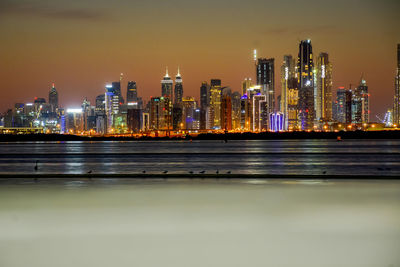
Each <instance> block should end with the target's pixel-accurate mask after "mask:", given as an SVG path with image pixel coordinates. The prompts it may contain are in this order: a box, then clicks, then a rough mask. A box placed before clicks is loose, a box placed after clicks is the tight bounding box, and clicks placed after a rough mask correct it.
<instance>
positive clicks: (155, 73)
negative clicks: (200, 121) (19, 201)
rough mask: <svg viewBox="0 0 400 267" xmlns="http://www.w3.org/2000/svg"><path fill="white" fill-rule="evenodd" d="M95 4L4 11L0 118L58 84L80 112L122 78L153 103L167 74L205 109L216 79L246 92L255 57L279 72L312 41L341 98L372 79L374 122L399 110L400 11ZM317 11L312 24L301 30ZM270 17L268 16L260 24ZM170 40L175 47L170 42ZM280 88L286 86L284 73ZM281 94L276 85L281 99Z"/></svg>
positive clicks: (381, 5) (350, 4)
mask: <svg viewBox="0 0 400 267" xmlns="http://www.w3.org/2000/svg"><path fill="white" fill-rule="evenodd" d="M91 4H92V2H91V1H82V2H80V3H74V4H71V3H66V2H64V1H54V3H52V4H49V3H45V2H42V1H34V2H33V1H19V2H15V1H13V2H11V1H3V2H2V3H1V7H2V10H3V11H2V12H1V13H0V19H1V20H2V23H1V26H0V31H1V32H2V33H3V34H4V36H6V37H7V38H5V41H4V42H3V44H2V46H3V49H2V50H1V52H0V54H1V56H2V58H3V59H4V60H3V61H2V62H1V63H0V64H1V69H2V72H1V74H0V75H1V77H0V78H2V81H3V82H2V85H1V96H0V110H1V112H5V111H6V110H7V109H8V108H10V105H12V103H15V102H29V101H31V100H30V99H32V98H33V97H35V96H38V97H41V96H46V95H47V91H48V89H49V84H51V83H52V82H55V83H56V86H57V88H59V94H60V100H61V102H60V104H61V106H72V105H76V104H78V103H81V101H82V99H84V98H85V97H88V99H89V100H90V101H91V102H92V103H93V102H94V98H95V96H96V95H98V94H99V93H100V92H102V90H103V88H104V84H105V83H106V82H112V81H115V80H117V79H118V76H119V73H121V72H122V73H124V74H125V78H124V82H127V81H128V80H133V81H136V82H137V88H138V91H139V92H140V95H141V96H142V97H143V98H144V99H145V100H148V99H149V98H150V96H156V95H158V92H159V80H160V77H162V75H163V74H164V70H165V66H166V65H168V66H169V67H170V69H171V70H175V69H176V68H177V67H178V65H179V66H180V67H181V73H182V77H183V79H184V88H185V89H184V95H185V96H194V97H195V98H196V99H199V87H200V86H201V82H202V81H204V80H207V81H209V80H210V79H212V78H217V79H221V80H222V82H223V84H224V85H227V86H230V87H231V88H232V90H233V91H239V92H240V91H241V83H242V81H243V79H244V78H245V77H254V76H253V75H254V73H253V70H254V65H253V64H254V62H252V60H251V59H252V54H251V51H252V49H254V48H256V49H257V50H258V53H259V57H263V58H274V59H275V70H278V69H279V68H280V64H281V63H282V61H283V56H284V55H287V54H292V55H293V56H295V55H297V43H298V42H299V41H300V40H303V39H308V38H310V39H311V40H312V41H313V49H314V51H313V52H314V55H316V56H317V55H318V54H319V53H321V52H327V53H329V60H330V61H331V62H332V64H333V78H332V79H333V90H336V89H337V88H338V87H340V86H345V87H346V88H347V87H348V86H349V84H354V85H356V84H358V83H359V78H360V77H361V74H362V73H364V77H365V79H366V80H367V83H368V86H369V88H370V91H371V92H370V93H371V98H372V99H373V101H371V110H372V114H371V117H372V118H375V115H377V114H379V115H382V114H383V113H384V112H386V110H387V109H388V108H391V106H392V102H393V84H394V82H393V80H394V78H393V77H394V74H395V70H396V61H395V58H396V56H395V49H393V47H395V45H396V44H397V43H399V42H400V40H399V39H398V36H400V30H399V28H398V27H397V25H398V18H397V15H396V10H398V9H399V3H398V1H390V0H386V1H380V2H377V1H336V2H335V3H329V2H326V3H323V4H322V3H319V2H318V1H313V0H308V1H306V3H304V5H302V6H298V5H296V4H295V3H293V2H292V1H279V3H278V2H276V1H256V0H253V1H249V2H246V3H240V2H239V1H234V2H233V3H232V2H231V1H230V2H229V5H227V1H223V0H220V1H216V2H215V1H214V2H213V4H212V5H211V4H210V3H209V1H203V2H202V3H197V4H195V3H193V2H190V1H186V2H185V1H173V2H169V3H163V2H161V1H152V2H151V3H140V4H138V5H133V4H132V3H129V2H127V1H117V2H116V3H115V4H113V5H112V6H111V5H110V4H109V3H108V2H106V1H97V2H96V8H94V7H93V5H91ZM306 6H307V8H306ZM310 6H311V8H310V16H309V18H306V19H304V20H303V21H302V22H300V23H298V18H299V17H302V16H301V13H302V12H304V11H305V10H307V9H308V7H310ZM130 8H133V10H135V11H137V12H135V13H134V14H135V20H134V21H135V22H133V21H130V20H129V16H127V15H128V14H129V13H128V10H131V9H130ZM164 11H165V12H164ZM267 11H268V14H269V16H267V17H265V16H266V15H264V16H263V17H264V18H265V19H262V17H261V18H260V16H259V15H260V14H262V13H263V12H267ZM322 11H324V12H322ZM200 14H205V16H204V17H202V16H200ZM216 14H219V16H220V17H219V20H218V21H215V22H213V23H211V22H207V21H206V19H203V18H206V17H208V16H212V15H216ZM228 14H230V15H228ZM337 14H340V16H338V15H337ZM178 15H180V16H178ZM195 15H196V16H195ZM146 16H147V17H146ZM155 16H156V17H157V18H158V19H157V20H156V21H152V20H151V18H154V17H155ZM172 17H178V18H172ZM341 18H342V19H341ZM185 21H188V23H185ZM136 22H138V23H136ZM161 22H163V23H161ZM223 29H224V30H223ZM226 29H228V30H226ZM165 36H172V37H171V38H168V41H165ZM175 36H176V37H175ZM171 75H175V73H173V74H171ZM275 81H280V77H279V72H278V71H275ZM122 87H123V88H124V89H125V84H123V86H122ZM27 88H28V89H27ZM280 91H281V90H280V83H279V82H275V96H276V97H277V96H278V95H279V94H280V93H279V92H280Z"/></svg>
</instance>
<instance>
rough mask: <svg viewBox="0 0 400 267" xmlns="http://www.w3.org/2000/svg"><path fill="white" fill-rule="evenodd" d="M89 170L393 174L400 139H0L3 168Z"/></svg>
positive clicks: (399, 163) (397, 169) (399, 166)
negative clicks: (16, 140) (7, 141)
mask: <svg viewBox="0 0 400 267" xmlns="http://www.w3.org/2000/svg"><path fill="white" fill-rule="evenodd" d="M36 161H38V169H37V170H34V166H35V163H36ZM89 171H91V172H92V173H106V174H108V173H110V174H111V173H120V174H134V173H142V172H143V171H145V172H146V173H149V174H159V173H162V172H165V171H168V174H174V173H176V174H187V173H189V172H194V173H198V172H201V171H205V173H209V174H210V173H216V172H217V171H218V172H219V173H227V172H231V173H235V174H281V175H285V174H287V175H293V174H305V175H308V174H309V175H321V174H323V173H324V174H328V175H335V174H340V175H344V174H351V175H358V176H362V175H377V176H383V175H392V176H393V175H400V140H344V141H342V142H337V141H336V140H285V141H275V140H273V141H269V140H268V141H265V140H251V141H246V140H243V141H228V143H224V142H221V141H192V142H189V141H176V142H172V141H154V142H153V141H132V142H113V141H107V142H22V143H0V174H16V173H24V174H31V173H39V174H40V173H43V174H45V173H46V174H82V173H87V172H89Z"/></svg>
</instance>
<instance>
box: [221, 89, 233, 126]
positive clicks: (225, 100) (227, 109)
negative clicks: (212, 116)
mask: <svg viewBox="0 0 400 267" xmlns="http://www.w3.org/2000/svg"><path fill="white" fill-rule="evenodd" d="M221 129H223V130H225V131H230V130H232V92H231V89H230V88H229V87H225V88H223V89H222V97H221Z"/></svg>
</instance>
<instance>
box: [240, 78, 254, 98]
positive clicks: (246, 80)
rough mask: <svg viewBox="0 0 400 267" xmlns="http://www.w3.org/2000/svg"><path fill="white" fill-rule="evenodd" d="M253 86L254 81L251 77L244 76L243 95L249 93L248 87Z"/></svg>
mask: <svg viewBox="0 0 400 267" xmlns="http://www.w3.org/2000/svg"><path fill="white" fill-rule="evenodd" d="M252 86H253V82H252V81H251V78H244V81H243V83H242V95H245V94H246V93H247V89H249V88H250V87H252Z"/></svg>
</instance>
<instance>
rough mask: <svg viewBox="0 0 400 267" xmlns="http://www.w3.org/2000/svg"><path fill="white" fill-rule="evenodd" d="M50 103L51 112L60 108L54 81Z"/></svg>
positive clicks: (50, 93)
mask: <svg viewBox="0 0 400 267" xmlns="http://www.w3.org/2000/svg"><path fill="white" fill-rule="evenodd" d="M49 104H50V110H51V112H52V113H56V112H57V109H58V92H57V90H56V87H55V85H54V83H52V85H51V89H50V92H49Z"/></svg>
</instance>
